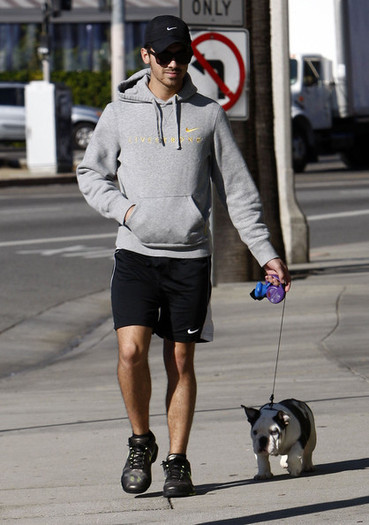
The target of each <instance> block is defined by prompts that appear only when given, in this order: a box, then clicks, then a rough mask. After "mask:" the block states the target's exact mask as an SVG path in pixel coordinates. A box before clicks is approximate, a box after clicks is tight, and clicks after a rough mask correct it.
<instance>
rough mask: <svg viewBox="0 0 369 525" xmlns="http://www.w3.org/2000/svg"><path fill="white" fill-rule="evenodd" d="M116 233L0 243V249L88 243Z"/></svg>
mask: <svg viewBox="0 0 369 525" xmlns="http://www.w3.org/2000/svg"><path fill="white" fill-rule="evenodd" d="M116 236H117V234H116V233H100V234H93V235H74V236H71V237H48V238H45V239H24V240H20V241H5V242H0V248H9V247H11V246H30V245H33V244H49V243H52V242H74V241H88V240H94V239H110V238H112V237H116Z"/></svg>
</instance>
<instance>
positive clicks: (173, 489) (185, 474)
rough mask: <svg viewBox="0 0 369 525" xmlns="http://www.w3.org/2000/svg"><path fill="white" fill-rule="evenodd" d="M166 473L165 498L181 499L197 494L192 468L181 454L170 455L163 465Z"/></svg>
mask: <svg viewBox="0 0 369 525" xmlns="http://www.w3.org/2000/svg"><path fill="white" fill-rule="evenodd" d="M162 465H163V469H164V473H165V483H164V488H163V495H164V497H165V498H179V497H182V496H193V495H194V494H196V491H195V487H194V486H193V484H192V480H191V466H190V464H189V462H188V461H187V459H186V458H185V457H184V456H183V455H181V454H170V455H169V456H168V457H167V459H166V461H163V463H162Z"/></svg>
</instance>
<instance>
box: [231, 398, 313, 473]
mask: <svg viewBox="0 0 369 525" xmlns="http://www.w3.org/2000/svg"><path fill="white" fill-rule="evenodd" d="M241 406H242V408H244V409H245V412H246V416H247V419H248V421H249V423H251V438H252V441H253V448H254V452H255V455H256V458H257V463H258V473H257V474H256V476H255V478H254V479H268V478H271V477H272V476H273V474H272V472H271V470H270V463H269V456H270V455H271V456H279V455H281V456H282V457H281V461H280V464H281V466H282V467H283V468H286V469H287V470H288V472H289V473H290V474H291V476H299V475H300V474H301V472H302V471H304V472H311V471H313V470H314V466H313V461H312V454H313V450H314V448H315V445H316V430H315V423H314V416H313V413H312V411H311V409H310V408H309V407H308V405H307V404H306V403H304V402H303V401H298V400H296V399H285V400H284V401H281V402H280V403H275V404H271V403H269V404H266V405H264V406H262V407H261V409H260V410H257V409H256V408H249V407H245V406H244V405H241Z"/></svg>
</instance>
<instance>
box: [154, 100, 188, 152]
mask: <svg viewBox="0 0 369 525" xmlns="http://www.w3.org/2000/svg"><path fill="white" fill-rule="evenodd" d="M152 103H153V106H154V110H155V115H156V131H157V134H158V139H159V142H160V144H163V146H165V144H164V134H163V111H162V109H161V107H160V104H159V103H158V102H157V101H156V100H155V99H153V100H152ZM172 105H173V115H174V124H175V129H176V131H177V149H182V146H181V133H180V127H179V120H180V119H179V108H180V106H179V104H178V95H175V96H174V98H173V101H172Z"/></svg>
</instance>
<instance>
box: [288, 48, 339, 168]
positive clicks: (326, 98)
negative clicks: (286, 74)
mask: <svg viewBox="0 0 369 525" xmlns="http://www.w3.org/2000/svg"><path fill="white" fill-rule="evenodd" d="M330 70H331V67H330V64H329V61H328V60H326V59H324V58H323V57H322V56H320V55H293V56H292V57H291V58H290V84H291V116H292V132H293V137H292V146H293V165H294V170H295V171H296V172H301V171H303V170H304V168H305V165H306V164H307V162H309V161H314V160H316V157H317V151H318V149H319V148H318V145H317V144H316V141H317V134H316V132H317V131H318V130H320V132H321V135H322V136H324V130H329V129H330V128H331V127H332V94H333V91H332V85H333V84H332V80H331V77H330V74H329V72H330Z"/></svg>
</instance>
